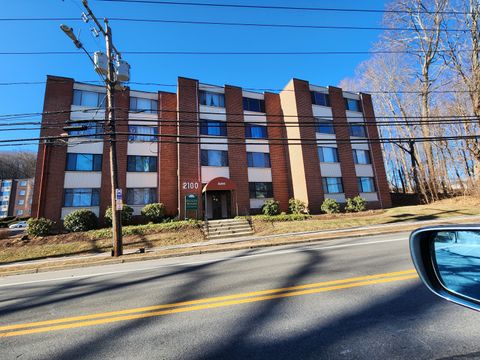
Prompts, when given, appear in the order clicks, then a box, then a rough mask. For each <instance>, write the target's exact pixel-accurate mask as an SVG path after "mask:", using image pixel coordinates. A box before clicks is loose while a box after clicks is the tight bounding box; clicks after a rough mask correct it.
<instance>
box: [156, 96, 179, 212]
mask: <svg viewBox="0 0 480 360" xmlns="http://www.w3.org/2000/svg"><path fill="white" fill-rule="evenodd" d="M176 110H177V94H174V93H168V92H159V93H158V118H159V119H160V125H159V131H158V133H159V135H160V137H159V139H160V142H159V143H158V155H159V158H158V161H159V163H158V184H159V186H158V188H159V189H158V199H159V201H160V202H161V203H163V204H165V211H166V214H167V215H169V216H175V215H177V213H178V177H177V164H178V156H177V144H176V143H175V140H176V139H175V138H174V137H171V136H161V135H176V134H177V123H176V121H177V112H176Z"/></svg>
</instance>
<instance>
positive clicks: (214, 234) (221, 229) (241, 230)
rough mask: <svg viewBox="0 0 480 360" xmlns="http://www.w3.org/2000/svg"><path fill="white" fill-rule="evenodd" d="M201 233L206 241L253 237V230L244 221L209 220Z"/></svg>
mask: <svg viewBox="0 0 480 360" xmlns="http://www.w3.org/2000/svg"><path fill="white" fill-rule="evenodd" d="M203 232H204V234H205V237H206V238H207V240H215V239H225V238H232V237H240V236H249V235H253V229H252V227H251V226H250V223H249V222H248V221H247V220H246V219H226V220H209V221H208V228H207V227H206V226H204V228H203Z"/></svg>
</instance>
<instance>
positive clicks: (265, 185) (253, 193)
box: [248, 182, 273, 199]
mask: <svg viewBox="0 0 480 360" xmlns="http://www.w3.org/2000/svg"><path fill="white" fill-rule="evenodd" d="M248 187H249V190H250V199H268V198H273V187H272V183H271V182H251V183H248Z"/></svg>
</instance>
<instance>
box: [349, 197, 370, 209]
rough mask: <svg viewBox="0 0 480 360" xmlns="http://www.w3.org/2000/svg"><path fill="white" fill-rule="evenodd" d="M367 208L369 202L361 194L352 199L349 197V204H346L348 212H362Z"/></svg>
mask: <svg viewBox="0 0 480 360" xmlns="http://www.w3.org/2000/svg"><path fill="white" fill-rule="evenodd" d="M365 210H367V202H366V201H365V199H364V198H362V197H361V196H360V195H358V196H355V197H354V198H352V199H350V198H348V199H347V204H346V206H345V211H346V212H360V211H365Z"/></svg>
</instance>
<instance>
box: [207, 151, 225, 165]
mask: <svg viewBox="0 0 480 360" xmlns="http://www.w3.org/2000/svg"><path fill="white" fill-rule="evenodd" d="M201 160H202V161H201V163H202V166H228V152H227V151H223V150H202V152H201Z"/></svg>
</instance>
